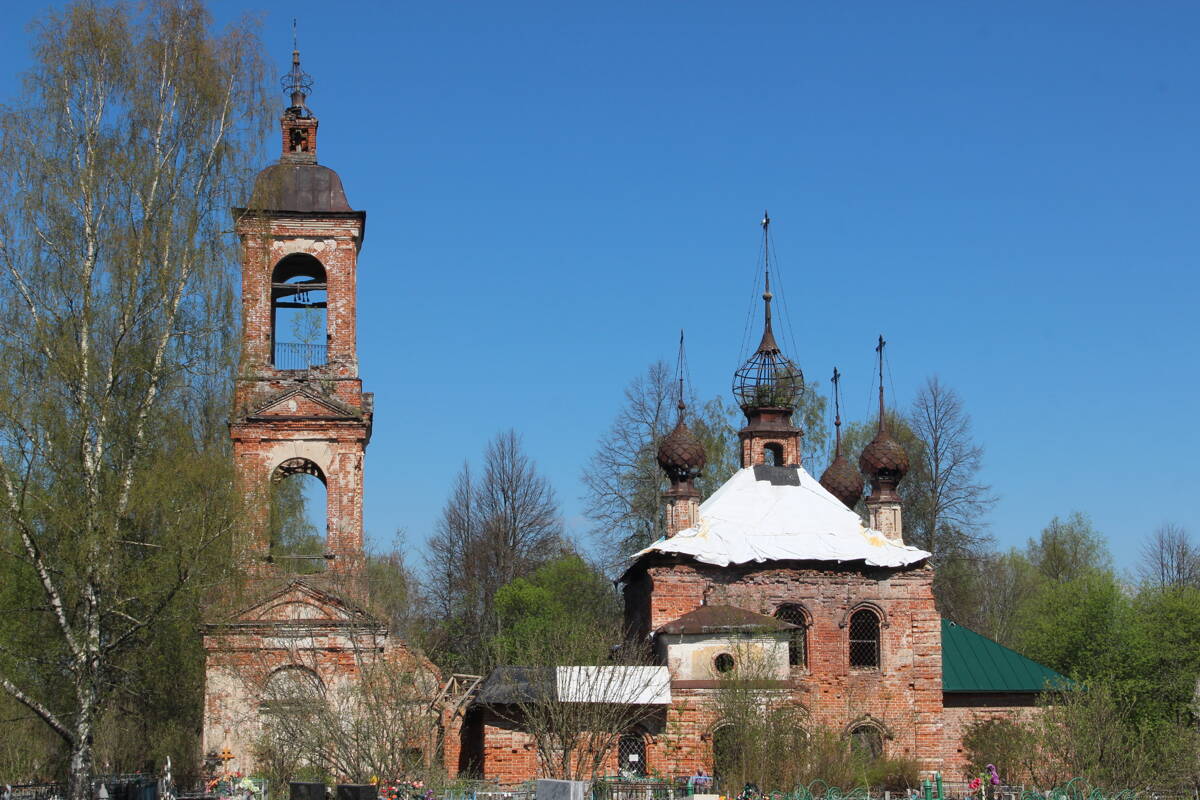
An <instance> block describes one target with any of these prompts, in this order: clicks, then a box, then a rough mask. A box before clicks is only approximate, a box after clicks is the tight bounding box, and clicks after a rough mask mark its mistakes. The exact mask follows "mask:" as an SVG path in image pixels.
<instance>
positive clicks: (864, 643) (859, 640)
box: [850, 608, 879, 669]
mask: <svg viewBox="0 0 1200 800" xmlns="http://www.w3.org/2000/svg"><path fill="white" fill-rule="evenodd" d="M850 667H851V668H852V669H879V617H878V615H876V613H875V612H874V611H872V610H871V609H869V608H860V609H859V610H858V611H855V612H854V614H852V615H851V617H850Z"/></svg>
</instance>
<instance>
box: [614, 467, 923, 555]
mask: <svg viewBox="0 0 1200 800" xmlns="http://www.w3.org/2000/svg"><path fill="white" fill-rule="evenodd" d="M756 473H757V475H756ZM650 553H666V554H675V555H683V556H690V557H692V558H694V559H696V560H697V561H702V562H704V563H705V564H715V565H717V566H719V567H724V566H728V565H730V564H745V563H748V562H751V561H780V560H798V561H865V562H866V563H867V564H869V565H871V566H876V567H904V566H908V565H909V564H915V563H916V562H918V561H920V560H921V559H924V558H929V553H927V552H925V551H924V550H921V549H918V548H916V547H910V546H908V545H902V544H897V543H895V542H892V541H890V540H889V539H887V537H885V536H884V535H883V534H882V533H880V532H879V531H876V530H872V529H870V528H868V527H866V526H865V525H863V523H862V520H861V519H860V518H859V516H858V514H856V513H854V512H853V511H851V510H850V509H848V508H846V506H844V505H842V502H841V501H840V500H838V499H837V498H836V497H834V496H833V495H831V494H830V493H829V492H827V491H826V490H825V487H823V486H822V485H821V484H820V483H818V482H817V480H816V479H815V478H813V477H812V476H811V475H809V474H808V473H807V472H805V471H804V469H803V468H802V467H762V466H759V467H746V468H744V469H741V470H738V471H737V472H736V473H734V475H733V477H732V478H730V479H729V480H728V481H726V482H725V484H724V485H723V486H721V488H720V489H717V491H716V492H714V493H713V495H712V496H711V497H709V498H708V499H707V500H705V501H704V502H703V503H701V504H700V514H699V522H698V523H697V524H696V525H695V526H694V527H691V528H688V529H687V530H685V531H681V532H679V533H677V534H676V535H674V536H672V537H671V538H670V539H659V540H658V541H657V542H655V543H654V544H652V545H650V546H649V547H647V548H646V549H645V550H642V551H641V552H639V553H637V554H635V555H634V559H637V558H639V557H641V556H643V555H648V554H650Z"/></svg>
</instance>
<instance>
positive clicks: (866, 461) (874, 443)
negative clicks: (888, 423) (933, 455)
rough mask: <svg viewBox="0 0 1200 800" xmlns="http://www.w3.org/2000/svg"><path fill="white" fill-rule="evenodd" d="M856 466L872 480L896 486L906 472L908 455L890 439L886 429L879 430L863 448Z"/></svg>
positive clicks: (897, 443)
mask: <svg viewBox="0 0 1200 800" xmlns="http://www.w3.org/2000/svg"><path fill="white" fill-rule="evenodd" d="M858 466H859V467H860V468H861V469H862V471H863V472H864V473H866V474H867V475H869V476H871V478H872V480H875V479H878V480H882V481H885V482H888V483H892V484H896V483H899V482H900V481H901V480H902V479H903V478H904V476H905V474H906V473H907V472H908V453H907V451H905V449H904V448H903V447H901V446H900V443H899V442H897V441H896V440H895V439H893V438H892V435H891V434H890V433H888V430H887V428H880V430H879V433H877V434H875V438H874V439H872V440H871V443H870V444H868V445H867V446H866V447H865V448H863V451H862V455H861V456H860V457H859V459H858Z"/></svg>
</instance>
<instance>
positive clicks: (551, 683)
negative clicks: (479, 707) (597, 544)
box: [481, 630, 669, 780]
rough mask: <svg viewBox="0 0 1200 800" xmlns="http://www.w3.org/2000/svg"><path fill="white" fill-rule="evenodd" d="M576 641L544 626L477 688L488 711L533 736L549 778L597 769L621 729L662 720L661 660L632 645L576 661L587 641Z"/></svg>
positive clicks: (586, 651) (585, 775) (636, 730)
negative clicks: (516, 661) (520, 658)
mask: <svg viewBox="0 0 1200 800" xmlns="http://www.w3.org/2000/svg"><path fill="white" fill-rule="evenodd" d="M611 633H612V634H613V635H614V637H615V636H618V635H619V632H618V631H616V630H614V631H612V632H611ZM579 645H580V643H579V640H578V638H577V637H572V636H570V635H568V634H567V633H566V632H562V631H560V632H558V635H554V634H553V633H551V634H550V635H549V636H547V637H546V638H544V639H541V640H539V641H538V642H537V643H536V645H535V647H534V648H533V649H531V650H530V651H528V652H527V653H526V659H525V664H526V666H521V667H501V668H499V669H497V670H496V671H494V672H493V673H492V674H491V675H490V676H489V677H488V680H487V682H486V683H485V684H484V686H483V689H482V693H481V699H483V700H485V701H488V706H489V709H490V710H491V712H492V713H494V714H496V715H497V716H498V717H500V718H501V719H503V720H504V721H505V722H506V723H508V724H511V725H513V726H514V727H516V728H517V729H519V730H521V731H523V732H525V733H526V734H527V735H528V736H529V737H530V738H531V739H532V740H533V742H534V745H535V746H536V749H537V754H538V763H539V767H540V772H541V774H542V775H544V776H546V777H550V778H559V779H563V780H589V779H592V778H594V777H596V776H597V775H600V774H603V773H604V772H605V771H606V768H605V765H606V764H607V763H608V761H609V759H610V758H611V757H612V755H613V753H614V751H616V750H617V747H618V743H619V742H620V739H621V737H622V736H624V735H630V734H632V735H642V734H641V732H642V731H643V729H648V728H656V727H661V725H662V724H663V717H664V709H665V706H664V705H663V702H664V699H665V697H666V696H667V695H668V693H669V692H668V686H669V676H668V674H667V672H666V668H665V667H658V666H655V665H654V664H653V663H652V662H651V661H650V659H649V656H648V654H647V653H646V652H645V651H644V650H642V649H641V648H636V647H626V648H620V649H618V650H616V651H614V653H613V655H612V658H611V659H610V660H609V661H608V663H605V664H602V665H596V664H586V663H583V664H581V663H580V662H581V661H589V660H591V659H590V658H589V656H591V655H593V650H594V648H593V647H590V646H584V647H580V646H579Z"/></svg>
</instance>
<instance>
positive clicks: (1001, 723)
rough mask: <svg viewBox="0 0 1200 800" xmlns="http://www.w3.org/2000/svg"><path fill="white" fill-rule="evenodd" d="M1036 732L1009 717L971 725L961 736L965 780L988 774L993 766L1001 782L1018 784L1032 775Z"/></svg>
mask: <svg viewBox="0 0 1200 800" xmlns="http://www.w3.org/2000/svg"><path fill="white" fill-rule="evenodd" d="M1035 737H1036V733H1035V731H1034V730H1033V729H1032V727H1031V726H1030V725H1028V724H1027V723H1026V724H1022V723H1021V722H1017V721H1016V720H1014V719H1011V718H1008V717H984V718H980V719H977V720H976V721H975V722H973V723H971V725H969V726H968V727H967V729H966V731H965V732H964V733H963V740H962V745H963V752H964V753H965V754H966V757H967V769H966V772H965V773H964V774H963V775H961V776H952V777H954V778H962V779H964V780H966V779H968V778H969V777H973V776H975V775H982V774H984V773H985V772H986V771H987V765H988V764H992V765H994V766H995V767H996V771H997V772H998V773H999V774H1000V776H1001V777H1002V779H1003V780H1005V781H1007V782H1008V783H1010V784H1011V783H1019V782H1020V781H1021V780H1023V779H1027V778H1030V777H1031V776H1032V775H1034V774H1035V769H1036V767H1037V762H1038V761H1039V759H1038V757H1037V753H1038V750H1037V741H1036V738H1035Z"/></svg>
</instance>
